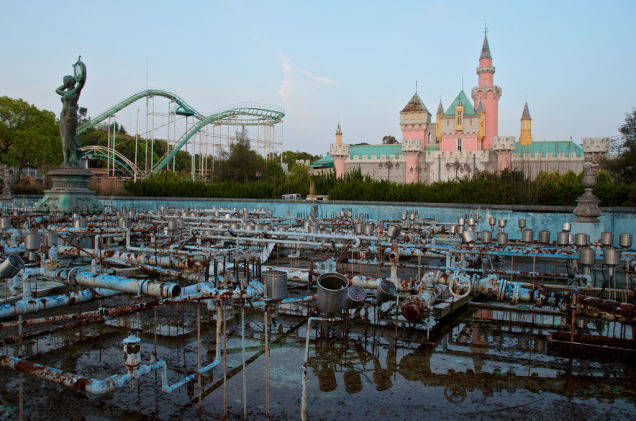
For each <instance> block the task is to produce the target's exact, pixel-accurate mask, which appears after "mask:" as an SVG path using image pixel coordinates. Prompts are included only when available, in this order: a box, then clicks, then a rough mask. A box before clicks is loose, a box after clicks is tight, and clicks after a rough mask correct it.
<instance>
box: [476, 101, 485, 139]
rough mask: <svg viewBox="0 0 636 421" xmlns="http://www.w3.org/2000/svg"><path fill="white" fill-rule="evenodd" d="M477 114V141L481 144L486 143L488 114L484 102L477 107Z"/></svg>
mask: <svg viewBox="0 0 636 421" xmlns="http://www.w3.org/2000/svg"><path fill="white" fill-rule="evenodd" d="M475 112H476V113H477V114H479V129H478V130H477V140H479V141H480V142H483V141H484V136H485V128H484V126H485V119H486V113H485V111H484V104H483V102H481V101H479V105H477V108H475Z"/></svg>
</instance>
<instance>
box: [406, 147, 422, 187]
mask: <svg viewBox="0 0 636 421" xmlns="http://www.w3.org/2000/svg"><path fill="white" fill-rule="evenodd" d="M418 165H419V156H418V154H417V152H406V184H412V183H417V182H419V181H420V174H419V172H418V171H417V166H418Z"/></svg>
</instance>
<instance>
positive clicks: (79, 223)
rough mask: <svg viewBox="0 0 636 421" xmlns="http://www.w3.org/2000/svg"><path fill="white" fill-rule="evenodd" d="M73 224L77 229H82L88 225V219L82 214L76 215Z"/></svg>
mask: <svg viewBox="0 0 636 421" xmlns="http://www.w3.org/2000/svg"><path fill="white" fill-rule="evenodd" d="M73 226H74V227H75V228H77V229H83V228H86V227H87V226H88V221H87V220H86V218H84V217H83V216H78V217H77V218H75V220H74V221H73Z"/></svg>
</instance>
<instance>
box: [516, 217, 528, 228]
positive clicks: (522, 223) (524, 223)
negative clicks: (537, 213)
mask: <svg viewBox="0 0 636 421" xmlns="http://www.w3.org/2000/svg"><path fill="white" fill-rule="evenodd" d="M518 224H519V228H521V229H524V228H525V227H526V220H525V219H524V218H521V219H519V222H518Z"/></svg>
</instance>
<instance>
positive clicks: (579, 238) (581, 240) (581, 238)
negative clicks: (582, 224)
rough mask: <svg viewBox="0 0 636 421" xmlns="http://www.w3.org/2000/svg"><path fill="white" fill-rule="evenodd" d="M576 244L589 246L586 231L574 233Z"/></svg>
mask: <svg viewBox="0 0 636 421" xmlns="http://www.w3.org/2000/svg"><path fill="white" fill-rule="evenodd" d="M574 244H576V246H577V247H585V246H587V234H585V233H584V232H578V233H576V235H574Z"/></svg>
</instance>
